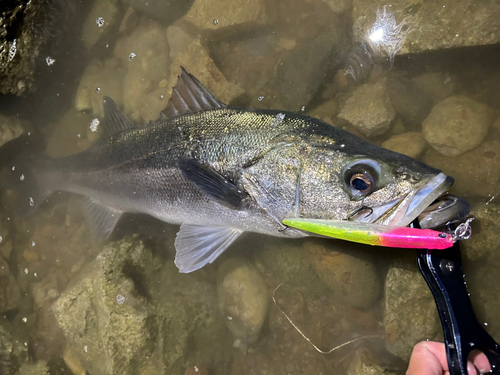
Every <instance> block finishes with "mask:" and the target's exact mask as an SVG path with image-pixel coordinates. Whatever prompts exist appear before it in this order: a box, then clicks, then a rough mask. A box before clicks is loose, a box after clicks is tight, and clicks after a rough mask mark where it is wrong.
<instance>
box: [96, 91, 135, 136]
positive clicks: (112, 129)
mask: <svg viewBox="0 0 500 375" xmlns="http://www.w3.org/2000/svg"><path fill="white" fill-rule="evenodd" d="M133 127H134V125H133V124H132V123H131V122H130V120H129V119H128V118H127V116H125V115H124V114H123V113H122V111H120V108H118V106H117V105H116V103H115V102H114V101H113V99H111V98H110V97H109V96H105V97H104V124H103V128H104V135H105V136H106V135H112V134H114V133H118V132H120V131H123V130H127V129H130V128H133Z"/></svg>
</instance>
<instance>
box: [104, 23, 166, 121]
mask: <svg viewBox="0 0 500 375" xmlns="http://www.w3.org/2000/svg"><path fill="white" fill-rule="evenodd" d="M114 53H115V56H116V57H117V58H118V59H120V60H121V62H122V65H123V66H124V67H125V69H126V74H125V77H124V79H123V107H124V108H123V109H124V112H125V114H126V115H128V116H129V118H130V119H131V120H132V121H133V122H137V123H140V124H144V123H147V122H148V121H150V120H157V119H158V117H159V113H160V111H161V110H162V109H163V108H165V106H166V105H167V104H166V103H167V101H168V98H169V96H170V91H171V87H172V86H173V85H170V86H169V85H168V83H167V77H168V76H169V66H170V59H169V55H168V54H169V46H168V42H167V34H166V30H165V29H164V28H163V27H162V26H160V25H159V24H158V23H156V22H154V21H150V20H143V21H142V22H141V23H140V24H139V26H138V27H137V28H136V29H135V31H134V32H133V33H132V34H131V35H130V36H128V37H124V38H122V39H120V40H119V41H118V42H117V44H116V47H115V51H114Z"/></svg>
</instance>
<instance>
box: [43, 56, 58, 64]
mask: <svg viewBox="0 0 500 375" xmlns="http://www.w3.org/2000/svg"><path fill="white" fill-rule="evenodd" d="M45 62H46V63H47V65H48V66H52V65H54V63H55V62H56V59H53V58H52V57H50V56H47V57H46V58H45Z"/></svg>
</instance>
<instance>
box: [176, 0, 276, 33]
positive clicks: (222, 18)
mask: <svg viewBox="0 0 500 375" xmlns="http://www.w3.org/2000/svg"><path fill="white" fill-rule="evenodd" d="M265 4H266V2H265V1H264V0H255V1H247V2H242V3H240V2H234V1H227V2H225V1H217V0H195V1H194V3H193V5H192V6H191V8H190V9H189V11H188V12H187V13H186V15H185V16H184V17H183V19H184V20H187V21H189V22H191V23H192V24H194V25H195V26H196V27H198V28H199V29H201V30H215V29H220V28H223V27H228V26H233V27H235V26H238V25H246V24H252V26H255V25H263V24H265V23H266V21H267V13H266V8H265Z"/></svg>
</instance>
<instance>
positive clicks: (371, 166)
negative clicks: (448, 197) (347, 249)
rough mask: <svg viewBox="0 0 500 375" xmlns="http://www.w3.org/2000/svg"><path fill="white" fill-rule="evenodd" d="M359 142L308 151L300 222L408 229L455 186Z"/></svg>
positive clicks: (429, 170)
mask: <svg viewBox="0 0 500 375" xmlns="http://www.w3.org/2000/svg"><path fill="white" fill-rule="evenodd" d="M360 141H361V140H358V143H357V144H356V147H352V149H351V150H349V147H348V145H347V144H346V143H342V145H343V147H342V149H339V148H336V147H330V148H329V149H327V148H315V149H314V150H312V151H311V155H310V156H311V158H310V161H309V163H307V164H308V168H307V169H306V168H304V171H303V176H301V181H304V182H303V183H301V190H300V194H301V200H300V202H301V204H302V202H304V204H305V206H307V207H301V210H300V216H301V217H308V218H319V219H330V220H351V221H356V222H360V223H376V224H383V225H395V226H406V225H408V224H410V223H411V222H412V221H413V220H414V219H415V218H416V217H418V215H419V214H421V213H422V211H424V210H425V209H426V208H428V207H429V206H430V205H431V204H432V203H433V202H434V201H435V200H436V199H437V198H438V197H440V196H441V195H442V194H444V193H445V192H446V191H447V190H448V189H449V188H450V187H451V185H452V184H453V178H451V177H449V176H446V175H445V174H444V173H443V172H441V171H440V170H437V169H435V168H432V167H430V166H428V165H426V164H424V163H422V162H419V161H417V160H415V159H413V158H410V157H408V156H405V155H401V154H399V153H396V152H392V151H389V150H386V149H383V148H380V147H378V146H376V145H373V144H370V143H367V142H364V141H362V142H361V147H360V143H359V142H360Z"/></svg>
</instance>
